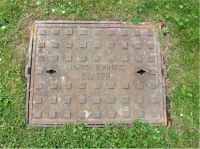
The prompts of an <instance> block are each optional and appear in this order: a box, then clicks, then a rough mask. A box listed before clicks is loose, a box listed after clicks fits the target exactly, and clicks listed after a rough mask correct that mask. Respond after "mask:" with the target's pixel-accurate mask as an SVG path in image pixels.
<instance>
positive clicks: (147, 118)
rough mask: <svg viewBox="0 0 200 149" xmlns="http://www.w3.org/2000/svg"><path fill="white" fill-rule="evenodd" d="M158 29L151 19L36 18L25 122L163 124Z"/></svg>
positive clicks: (163, 103) (162, 94)
mask: <svg viewBox="0 0 200 149" xmlns="http://www.w3.org/2000/svg"><path fill="white" fill-rule="evenodd" d="M157 31H159V28H157V26H156V25H153V24H148V25H145V24H142V25H131V24H125V23H122V22H94V21H93V22H82V21H77V22H73V21H69V22H67V21H47V22H46V21H36V22H35V24H34V30H33V35H32V36H31V41H32V44H31V45H30V49H31V50H30V51H31V53H30V54H32V55H30V58H31V59H30V61H29V63H28V65H27V68H29V69H28V70H27V71H26V72H28V73H27V75H26V76H27V82H28V85H27V87H28V88H27V105H28V106H27V112H28V113H27V114H28V122H29V123H30V124H32V125H45V126H53V125H57V124H65V123H77V122H79V121H81V122H83V123H85V124H86V125H87V124H92V125H94V126H100V125H101V126H102V125H103V124H110V123H116V122H122V123H131V122H132V121H134V120H136V119H137V118H138V119H141V121H144V122H150V123H159V124H160V123H162V124H166V122H167V119H166V104H165V88H164V86H165V84H164V83H165V82H164V76H163V73H162V72H163V70H162V68H163V67H162V56H161V52H160V43H159V37H158V34H157V33H156V32H157ZM32 37H34V38H32ZM29 114H30V115H29Z"/></svg>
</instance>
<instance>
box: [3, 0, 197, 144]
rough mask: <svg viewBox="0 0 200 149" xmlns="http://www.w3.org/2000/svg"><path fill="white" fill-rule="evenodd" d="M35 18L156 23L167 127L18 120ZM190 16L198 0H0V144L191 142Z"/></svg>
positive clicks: (193, 46)
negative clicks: (165, 43)
mask: <svg viewBox="0 0 200 149" xmlns="http://www.w3.org/2000/svg"><path fill="white" fill-rule="evenodd" d="M36 19H37V20H40V19H45V20H46V19H65V20H120V21H127V22H131V23H140V22H143V21H151V22H164V23H165V27H164V28H163V33H165V34H167V35H168V36H169V47H168V48H163V49H164V50H163V54H164V57H165V61H166V66H167V75H168V79H167V85H168V87H167V95H168V100H169V114H170V115H169V118H170V124H169V126H167V127H163V126H155V125H151V124H143V123H141V122H139V121H136V122H133V124H132V125H131V127H121V126H120V125H112V126H107V127H105V128H103V129H95V128H92V129H88V128H84V126H83V125H82V124H76V125H64V126H62V127H56V128H55V127H53V128H31V127H26V123H25V100H24V99H25V78H24V66H25V63H26V58H27V47H28V40H29V33H30V25H31V24H32V23H33V21H34V20H36ZM198 19H199V2H198V0H190V1H188V0H177V1H176V0H151V1H149V0H109V1H108V0H38V1H31V2H30V1H28V0H0V147H38V148H39V147H52V148H54V147H105V148H107V147H144V148H145V147H166V148H167V147H184V148H186V147H193V148H195V147H198V145H199V144H198V142H199V78H198V76H199V74H198V71H199V65H198V64H199V51H198V45H199V20H198Z"/></svg>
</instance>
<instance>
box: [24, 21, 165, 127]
mask: <svg viewBox="0 0 200 149" xmlns="http://www.w3.org/2000/svg"><path fill="white" fill-rule="evenodd" d="M37 24H61V25H62V24H94V25H95V24H98V25H99V24H102V26H103V25H104V24H112V25H116V26H118V27H124V26H126V27H133V28H134V27H136V28H138V29H140V28H147V29H152V28H153V29H156V30H157V31H156V34H157V38H158V31H159V30H160V29H161V24H152V23H141V24H139V25H133V24H127V23H126V22H119V21H101V22H96V21H53V20H50V21H35V23H34V25H33V27H32V29H31V36H30V43H29V48H28V53H29V54H28V56H29V58H28V63H27V65H26V69H25V76H26V78H27V91H26V122H27V124H28V125H29V126H42V127H43V126H53V125H62V124H31V123H29V119H30V117H29V116H30V113H29V112H30V111H29V106H30V105H29V104H30V90H31V86H30V84H31V77H32V76H31V74H32V72H31V68H32V57H33V54H34V52H35V51H34V50H36V49H34V47H33V46H34V45H33V44H34V43H33V42H34V38H35V37H34V34H36V33H34V32H35V29H36V28H37ZM157 40H159V39H157ZM159 48H160V53H157V54H160V61H161V62H160V63H161V72H162V90H163V92H162V93H163V101H162V102H163V109H162V110H163V112H164V115H163V121H162V122H161V123H155V124H161V125H165V126H166V125H167V108H166V96H165V78H166V74H165V65H164V58H163V55H162V53H161V47H159ZM133 121H134V120H133ZM66 123H68V122H66ZM69 123H71V122H69ZM122 123H123V122H122ZM84 124H85V125H86V126H87V127H104V125H105V123H99V124H98V123H94V124H92V123H84ZM125 124H130V123H125Z"/></svg>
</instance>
